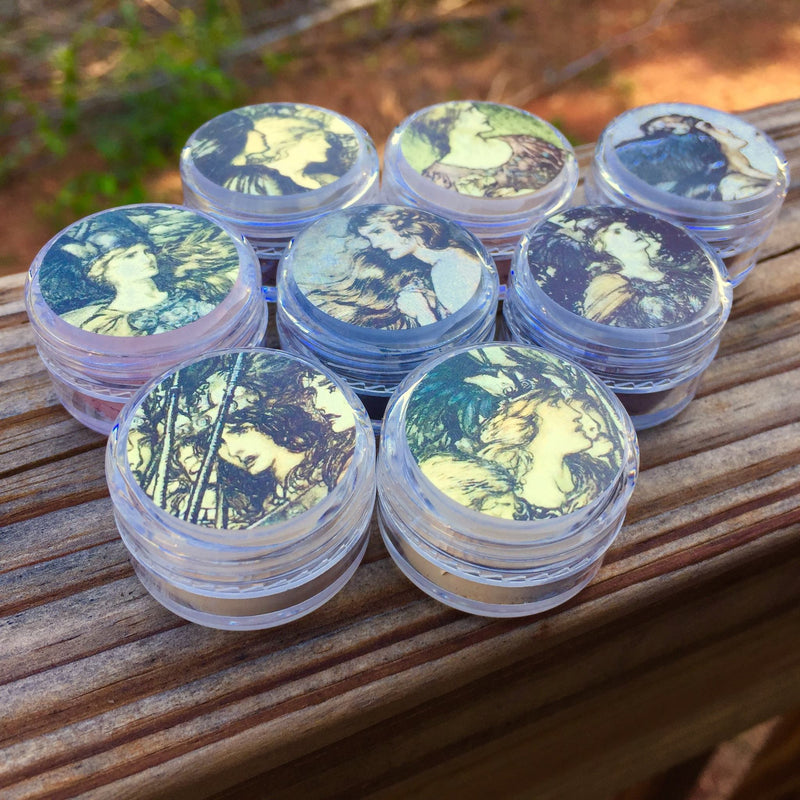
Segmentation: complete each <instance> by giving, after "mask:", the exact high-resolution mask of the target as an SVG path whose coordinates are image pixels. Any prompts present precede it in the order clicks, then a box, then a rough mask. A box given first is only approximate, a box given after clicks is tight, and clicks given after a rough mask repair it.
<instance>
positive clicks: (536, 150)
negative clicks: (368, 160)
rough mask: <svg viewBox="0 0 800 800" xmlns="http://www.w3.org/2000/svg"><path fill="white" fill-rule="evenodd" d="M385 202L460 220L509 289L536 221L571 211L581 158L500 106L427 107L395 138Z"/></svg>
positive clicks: (388, 152)
mask: <svg viewBox="0 0 800 800" xmlns="http://www.w3.org/2000/svg"><path fill="white" fill-rule="evenodd" d="M383 162H384V164H383V184H382V193H383V199H384V200H385V201H387V202H390V203H400V204H403V205H410V206H417V207H419V208H424V209H427V210H428V211H433V212H435V213H437V214H441V215H442V216H444V217H448V218H450V219H454V220H456V221H457V222H459V223H461V224H462V225H463V226H464V227H465V228H467V229H468V230H470V231H472V233H474V234H475V235H476V236H477V237H478V238H479V239H480V240H481V241H482V242H483V243H484V245H486V248H487V249H488V251H489V253H490V254H491V256H492V257H493V259H494V261H495V263H496V265H497V269H498V271H499V273H500V282H501V284H502V285H503V286H504V285H505V282H506V278H507V276H508V270H509V267H510V263H511V256H512V254H513V251H514V247H515V246H516V244H517V241H518V240H519V237H520V236H521V235H522V233H523V232H524V231H525V230H526V229H527V228H528V227H530V225H532V224H533V223H534V222H536V221H537V220H539V219H542V218H543V217H546V216H547V215H548V214H552V213H554V212H555V211H556V210H558V209H559V208H562V207H564V206H566V205H567V203H568V202H569V200H570V198H571V196H572V194H573V192H574V191H575V187H576V186H577V183H578V165H577V161H576V159H575V153H574V151H573V149H572V147H571V145H570V144H569V142H568V141H567V140H566V138H565V137H564V136H563V135H562V134H561V133H560V132H559V131H558V130H556V129H555V128H554V127H553V126H552V125H550V124H548V123H547V122H545V121H544V120H541V119H539V118H538V117H536V116H534V115H533V114H530V113H528V112H527V111H523V110H521V109H518V108H513V107H511V106H505V105H500V104H498V103H485V102H478V101H472V100H456V101H452V102H447V103H440V104H438V105H434V106H429V107H428V108H423V109H421V110H420V111H417V112H416V113H414V114H412V115H411V116H410V117H408V118H406V119H405V120H404V121H403V122H402V123H401V124H400V125H399V126H398V127H397V128H395V130H394V131H393V133H392V134H391V136H390V137H389V140H388V142H387V143H386V149H385V152H384V158H383Z"/></svg>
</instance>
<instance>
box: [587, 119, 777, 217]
mask: <svg viewBox="0 0 800 800" xmlns="http://www.w3.org/2000/svg"><path fill="white" fill-rule="evenodd" d="M657 109H658V110H660V111H661V112H662V113H667V112H672V113H680V112H681V111H684V112H691V111H694V112H696V113H697V114H700V115H703V114H705V115H707V114H708V113H709V112H711V113H712V115H714V116H720V115H721V116H724V117H727V118H730V119H731V120H733V121H735V123H736V125H737V127H746V128H748V129H750V130H751V131H752V132H753V135H754V136H757V137H759V138H761V139H763V141H764V143H765V144H766V145H767V147H768V148H769V149H770V151H771V154H772V155H773V156H774V158H775V172H776V174H775V178H774V179H773V182H772V183H771V184H770V185H769V186H766V187H764V189H762V190H761V191H760V192H758V193H756V194H755V195H752V196H750V197H746V198H741V199H738V200H699V199H696V198H690V197H683V196H681V195H676V194H672V193H671V192H669V191H666V190H664V189H660V188H658V187H657V186H653V185H652V184H650V183H648V182H647V181H645V180H643V179H642V178H639V177H638V176H637V175H635V174H634V173H633V172H631V171H630V170H629V169H628V168H627V167H626V166H625V165H624V164H623V163H622V160H621V159H620V157H619V155H618V154H617V151H616V142H615V136H616V135H617V131H618V129H619V127H620V125H622V124H623V123H624V122H625V121H627V120H628V119H629V118H630V117H631V116H632V115H633V114H639V113H642V112H643V111H647V110H650V111H651V112H652V113H655V111H656V110H657ZM594 165H595V167H596V169H597V170H598V172H599V174H600V177H601V180H602V181H603V182H604V183H606V184H608V185H610V186H611V187H613V188H614V191H615V192H617V193H619V194H620V195H621V196H622V197H625V198H628V200H629V201H631V202H632V203H633V204H635V205H640V206H643V207H646V208H651V209H653V210H654V211H655V212H656V213H662V214H666V215H673V216H674V215H675V214H676V213H677V214H681V215H682V216H683V217H685V218H686V219H690V218H691V219H694V220H697V221H698V222H699V223H702V222H707V223H709V224H715V225H717V226H719V225H725V224H726V223H727V224H738V221H739V220H740V219H742V218H743V217H744V218H749V217H755V218H756V219H757V218H759V217H760V216H762V215H763V214H764V213H767V212H768V211H769V210H770V209H772V208H773V207H774V206H775V205H780V204H781V203H782V202H783V198H784V197H785V195H786V192H787V190H788V186H789V167H788V160H787V158H786V156H785V155H784V153H783V152H782V151H781V149H780V148H779V147H778V145H777V144H776V143H775V142H774V141H773V140H772V139H771V138H770V137H769V136H768V135H767V134H766V133H764V132H763V131H761V130H759V129H758V128H756V127H755V126H753V125H750V124H749V123H747V122H745V121H744V120H741V119H739V118H737V117H734V116H733V115H730V114H726V113H725V112H721V111H717V110H715V109H712V108H708V107H706V106H700V105H694V104H691V103H653V104H650V105H645V106H638V107H636V108H633V109H630V110H629V111H626V112H624V113H622V114H620V115H619V116H618V117H616V118H615V119H614V120H612V121H611V122H610V123H609V124H608V125H607V126H606V128H605V130H604V131H603V132H602V133H601V134H600V138H599V139H598V141H597V145H596V147H595V158H594Z"/></svg>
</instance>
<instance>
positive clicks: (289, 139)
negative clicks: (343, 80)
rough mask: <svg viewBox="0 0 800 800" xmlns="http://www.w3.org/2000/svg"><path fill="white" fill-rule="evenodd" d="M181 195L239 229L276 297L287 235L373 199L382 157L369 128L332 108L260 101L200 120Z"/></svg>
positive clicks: (187, 152) (184, 164) (184, 163)
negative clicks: (333, 213)
mask: <svg viewBox="0 0 800 800" xmlns="http://www.w3.org/2000/svg"><path fill="white" fill-rule="evenodd" d="M180 171H181V182H182V184H183V196H184V202H185V203H186V205H187V206H190V207H191V208H200V209H202V210H203V211H208V212H209V213H211V214H213V215H214V216H216V217H218V218H219V219H220V220H221V221H222V222H224V223H225V224H226V225H227V226H229V227H230V228H232V229H233V230H235V231H237V232H238V233H240V234H242V235H243V236H244V237H245V238H246V239H247V240H248V241H249V242H250V243H251V244H252V245H253V247H254V248H255V251H256V253H257V254H258V257H259V259H260V262H261V268H262V275H263V282H264V286H265V290H266V291H267V292H268V296H269V297H270V299H271V300H274V286H275V271H276V269H277V264H278V260H279V259H280V256H281V254H282V253H283V250H284V248H285V247H286V245H287V244H288V243H289V241H290V240H291V239H292V237H293V236H294V235H295V234H296V233H297V232H298V231H300V230H301V229H302V228H303V227H305V226H306V225H308V224H309V223H310V222H313V221H314V220H315V219H317V218H318V217H320V216H322V215H323V214H326V213H328V212H330V211H334V210H335V209H338V208H345V207H347V206H351V205H355V204H358V203H364V202H369V201H370V199H372V200H377V193H378V190H379V184H378V173H379V161H378V156H377V153H376V151H375V146H374V144H373V143H372V140H371V139H370V137H369V135H368V134H367V132H366V131H364V130H363V129H362V128H361V127H360V126H359V125H357V124H356V123H355V122H353V121H352V120H350V119H347V118H346V117H343V116H341V115H340V114H337V113H335V112H333V111H329V110H327V109H324V108H318V107H317V106H310V105H303V104H300V103H263V104H260V105H253V106H245V107H244V108H238V109H234V110H232V111H227V112H226V113H224V114H221V115H219V116H218V117H214V118H213V119H211V120H209V121H208V122H206V123H205V124H203V125H201V126H200V127H199V128H198V129H197V130H196V131H195V132H194V133H193V134H192V135H191V136H190V137H189V140H188V141H187V143H186V145H185V146H184V148H183V151H182V153H181V159H180Z"/></svg>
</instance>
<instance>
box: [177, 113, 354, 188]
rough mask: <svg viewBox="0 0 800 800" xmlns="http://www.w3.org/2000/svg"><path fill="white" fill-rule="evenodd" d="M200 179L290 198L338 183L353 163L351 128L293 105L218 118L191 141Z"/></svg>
mask: <svg viewBox="0 0 800 800" xmlns="http://www.w3.org/2000/svg"><path fill="white" fill-rule="evenodd" d="M189 147H190V149H191V155H192V159H193V161H194V163H195V165H196V167H197V169H198V170H199V171H200V173H201V174H202V175H204V176H205V177H206V178H208V179H209V180H212V181H214V183H216V184H218V185H219V186H224V187H225V188H226V189H230V190H231V191H234V192H241V193H242V194H252V195H268V196H276V195H292V194H298V193H301V192H307V191H311V190H313V189H319V188H321V187H323V186H327V185H328V184H329V183H333V182H334V181H336V180H338V179H339V178H341V177H342V176H343V175H344V174H345V173H346V172H347V170H349V169H350V167H352V166H353V164H355V162H356V159H357V158H358V150H359V140H358V138H357V136H356V133H355V129H354V128H353V127H352V125H349V124H348V123H347V122H346V121H345V120H343V119H341V118H340V117H338V116H336V115H334V114H332V113H330V112H327V111H325V110H324V109H321V108H314V107H311V106H303V105H296V104H293V103H275V104H272V103H266V104H263V105H257V106H246V107H244V108H239V109H236V110H234V111H229V112H227V113H225V114H221V115H220V116H219V117H215V118H214V119H212V120H210V121H209V122H207V123H206V124H205V125H203V126H202V127H201V128H200V129H199V130H198V131H196V132H195V134H194V135H193V136H192V138H191V140H190V142H189Z"/></svg>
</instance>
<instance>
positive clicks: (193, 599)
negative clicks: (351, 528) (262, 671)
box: [131, 531, 369, 631]
mask: <svg viewBox="0 0 800 800" xmlns="http://www.w3.org/2000/svg"><path fill="white" fill-rule="evenodd" d="M368 541H369V536H368V534H367V531H365V533H364V535H363V536H362V537H361V539H360V541H359V542H357V545H356V547H354V548H353V549H352V550H351V551H350V552H349V553H347V554H346V555H345V556H344V557H343V558H342V559H340V561H339V563H337V564H335V565H334V566H333V567H331V569H330V570H329V571H328V573H325V575H323V576H321V577H320V578H317V579H316V581H314V582H312V583H317V582H321V583H322V584H323V585H322V588H321V589H319V590H318V591H313V593H312V594H310V595H309V593H308V591H307V590H306V587H307V586H308V584H306V585H305V586H299V587H295V588H294V589H292V590H287V591H286V592H285V593H283V596H284V598H285V599H286V605H285V606H282V605H281V603H280V597H281V595H280V594H270V595H260V596H259V595H252V596H250V597H247V598H235V599H234V598H231V597H220V596H212V595H206V594H198V593H195V592H190V591H187V590H185V589H180V588H178V587H176V586H174V585H172V584H169V583H168V582H167V581H165V580H164V579H163V578H161V577H159V576H157V575H155V574H154V573H153V572H151V571H150V570H149V569H148V568H147V567H146V566H144V565H143V564H142V563H141V562H139V561H137V560H136V559H135V558H133V557H132V558H131V563H132V564H133V569H134V571H135V573H136V576H137V577H138V578H139V580H140V581H141V583H142V585H143V586H144V587H145V589H147V591H148V592H149V593H150V595H151V596H152V597H153V599H154V600H156V601H157V602H158V603H160V604H161V605H162V606H164V608H166V609H167V610H168V611H171V612H172V613H173V614H176V615H177V616H179V617H183V619H186V620H188V621H189V622H194V623H196V624H198V625H203V626H204V627H206V628H216V629H218V630H240V631H254V630H262V629H264V628H274V627H277V626H279V625H285V624H286V623H287V622H291V621H293V620H295V619H299V618H300V617H304V616H305V615H306V614H310V613H311V612H312V611H315V610H316V609H318V608H319V607H320V606H322V605H324V604H325V603H327V602H328V600H330V599H331V598H332V597H333V596H334V595H335V594H337V593H338V592H339V591H340V590H341V589H342V588H343V587H344V585H345V584H346V583H347V582H348V581H349V580H350V578H351V577H352V576H353V573H354V572H355V571H356V568H357V567H358V565H359V564H360V563H361V560H362V558H363V557H364V552H365V551H366V549H367V543H368ZM326 577H330V580H329V581H326V580H324V579H325V578H326ZM298 594H299V595H300V597H301V598H302V599H300V600H295V601H294V602H292V599H291V598H292V595H295V597H296V596H297V595H298ZM213 605H219V606H220V607H221V609H227V612H228V613H214V612H213V611H210V610H208V608H209V606H213ZM264 607H269V608H270V609H271V610H268V611H262V612H261V613H247V612H248V611H253V610H256V609H258V608H264Z"/></svg>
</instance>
